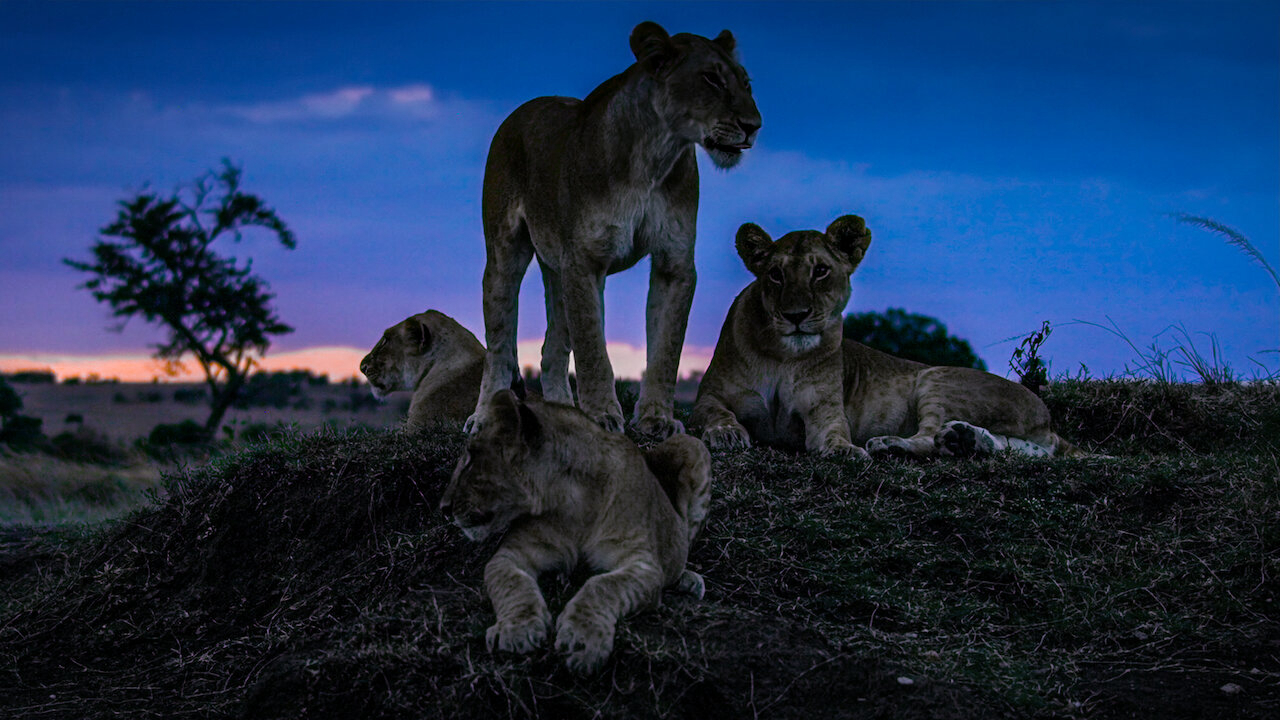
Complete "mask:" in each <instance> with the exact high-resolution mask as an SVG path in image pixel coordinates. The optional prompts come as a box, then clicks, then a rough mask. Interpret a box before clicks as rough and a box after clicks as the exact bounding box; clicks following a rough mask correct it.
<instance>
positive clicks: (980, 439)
mask: <svg viewBox="0 0 1280 720" xmlns="http://www.w3.org/2000/svg"><path fill="white" fill-rule="evenodd" d="M933 440H934V445H935V446H936V447H937V449H938V454H940V455H950V456H953V457H973V456H985V455H991V454H994V453H998V452H1001V451H1004V450H1012V451H1013V452H1016V453H1018V454H1020V455H1026V456H1028V457H1049V456H1051V455H1053V446H1052V445H1041V444H1039V443H1036V442H1033V441H1031V440H1027V439H1024V438H1018V437H1013V436H1010V435H1000V434H999V433H993V432H991V431H990V430H987V429H986V428H983V427H978V426H977V425H973V424H971V423H967V422H965V421H963V420H952V421H951V422H948V423H946V424H944V425H943V426H942V429H940V430H939V431H938V433H937V434H936V435H934V437H933Z"/></svg>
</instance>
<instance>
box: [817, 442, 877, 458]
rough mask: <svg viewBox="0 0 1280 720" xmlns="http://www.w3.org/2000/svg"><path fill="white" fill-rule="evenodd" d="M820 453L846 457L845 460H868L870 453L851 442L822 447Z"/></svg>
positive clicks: (824, 455) (827, 455) (831, 456)
mask: <svg viewBox="0 0 1280 720" xmlns="http://www.w3.org/2000/svg"><path fill="white" fill-rule="evenodd" d="M820 454H821V455H822V456H823V457H828V458H837V459H846V460H870V459H871V455H870V454H868V453H867V451H866V450H863V449H862V448H860V447H858V446H857V445H854V444H853V443H844V444H832V445H828V446H827V447H824V448H822V450H821V451H820Z"/></svg>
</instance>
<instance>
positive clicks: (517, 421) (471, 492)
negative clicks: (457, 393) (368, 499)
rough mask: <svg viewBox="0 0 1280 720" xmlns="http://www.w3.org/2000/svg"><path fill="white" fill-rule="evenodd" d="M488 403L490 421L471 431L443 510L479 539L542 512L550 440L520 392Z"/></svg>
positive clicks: (442, 503)
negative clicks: (545, 453)
mask: <svg viewBox="0 0 1280 720" xmlns="http://www.w3.org/2000/svg"><path fill="white" fill-rule="evenodd" d="M488 405H489V407H488V413H489V418H490V420H489V421H488V422H486V423H485V424H484V425H483V426H482V427H481V428H480V431H479V432H477V433H476V434H475V435H472V436H471V439H470V441H468V443H467V449H466V451H465V452H464V453H463V454H462V457H461V458H459V459H458V466H457V467H456V468H455V469H454V471H453V478H452V479H451V480H450V481H449V487H447V488H445V491H444V497H443V498H441V500H440V511H441V512H443V513H444V514H445V515H446V516H448V517H451V518H452V519H453V522H454V523H455V524H457V526H458V527H459V528H462V532H463V534H464V535H466V536H467V539H469V540H474V541H476V542H479V541H481V540H484V539H485V538H486V537H489V536H490V535H492V534H496V533H501V532H502V531H504V530H506V529H507V526H508V525H510V524H511V522H512V521H513V520H515V519H516V518H518V517H520V516H521V515H527V514H531V513H536V512H537V511H538V494H537V487H538V486H539V485H540V484H541V478H540V477H539V476H538V468H539V467H540V466H542V465H544V464H545V462H544V459H543V458H542V451H543V450H545V447H544V446H545V445H546V444H547V438H546V433H545V432H544V430H543V423H542V421H541V420H539V419H538V416H537V414H536V413H535V412H534V410H533V409H532V408H531V407H529V405H527V404H526V403H524V402H521V401H520V400H519V399H518V398H517V397H516V394H515V393H514V392H512V391H510V390H502V391H500V392H498V393H495V394H494V396H493V397H492V398H490V400H489V403H488Z"/></svg>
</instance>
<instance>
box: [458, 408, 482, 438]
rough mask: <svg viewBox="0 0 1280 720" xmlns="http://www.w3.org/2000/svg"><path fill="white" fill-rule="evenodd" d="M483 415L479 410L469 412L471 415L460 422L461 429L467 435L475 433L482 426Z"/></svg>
mask: <svg viewBox="0 0 1280 720" xmlns="http://www.w3.org/2000/svg"><path fill="white" fill-rule="evenodd" d="M484 420H485V418H484V415H483V413H480V412H478V411H477V412H474V413H471V417H469V418H467V421H466V422H465V423H463V424H462V431H463V432H465V433H466V434H468V435H475V434H476V433H478V432H480V428H482V427H484Z"/></svg>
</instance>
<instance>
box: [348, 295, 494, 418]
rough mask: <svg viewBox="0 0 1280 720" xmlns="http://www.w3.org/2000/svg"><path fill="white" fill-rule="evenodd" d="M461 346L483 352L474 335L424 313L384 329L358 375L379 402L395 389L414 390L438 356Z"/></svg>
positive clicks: (442, 317) (440, 316) (435, 314)
mask: <svg viewBox="0 0 1280 720" xmlns="http://www.w3.org/2000/svg"><path fill="white" fill-rule="evenodd" d="M464 344H469V345H474V346H475V347H477V348H480V352H483V351H484V350H483V347H481V346H480V344H479V341H477V340H476V339H475V336H474V335H471V333H470V332H468V331H467V330H466V329H465V328H463V327H462V326H461V325H459V324H458V323H457V322H456V321H455V320H454V319H453V318H451V317H449V316H448V315H445V314H444V313H442V312H439V311H436V310H428V311H426V312H422V313H418V314H417V315H413V316H410V317H408V318H405V319H404V320H403V321H401V322H398V323H396V324H395V325H392V326H391V327H389V328H387V330H386V332H384V333H382V338H381V339H380V340H378V344H377V345H374V346H373V349H372V350H370V351H369V354H368V355H365V356H364V359H363V360H361V361H360V372H362V373H364V376H365V377H366V378H368V380H369V388H370V390H372V391H373V396H374V397H376V398H378V399H379V400H381V399H383V398H385V397H386V396H387V395H388V394H389V393H393V392H395V391H397V390H412V389H414V388H415V387H416V386H417V384H418V381H419V380H420V379H421V378H422V376H423V374H425V373H426V372H427V370H429V369H431V367H432V365H433V364H434V362H435V360H436V359H437V357H436V356H437V355H438V354H451V353H457V352H461V351H462V348H464V347H465V346H466V345H464ZM473 352H474V350H473Z"/></svg>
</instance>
